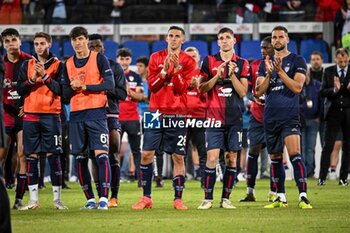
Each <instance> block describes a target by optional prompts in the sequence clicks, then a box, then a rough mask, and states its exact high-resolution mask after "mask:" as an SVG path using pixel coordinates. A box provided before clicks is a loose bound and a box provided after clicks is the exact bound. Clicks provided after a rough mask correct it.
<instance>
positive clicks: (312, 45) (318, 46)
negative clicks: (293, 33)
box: [300, 39, 329, 63]
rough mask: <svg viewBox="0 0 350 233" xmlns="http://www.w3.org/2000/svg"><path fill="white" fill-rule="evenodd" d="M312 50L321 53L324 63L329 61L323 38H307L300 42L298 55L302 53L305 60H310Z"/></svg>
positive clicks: (326, 45) (326, 46)
mask: <svg viewBox="0 0 350 233" xmlns="http://www.w3.org/2000/svg"><path fill="white" fill-rule="evenodd" d="M313 51H319V52H321V53H322V56H323V61H324V63H328V62H329V53H328V44H327V42H325V41H324V40H314V39H307V40H302V41H301V42H300V55H302V56H303V57H304V58H305V60H306V62H308V63H309V62H310V54H311V53H312V52H313Z"/></svg>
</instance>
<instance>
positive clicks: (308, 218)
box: [9, 179, 350, 233]
mask: <svg viewBox="0 0 350 233" xmlns="http://www.w3.org/2000/svg"><path fill="white" fill-rule="evenodd" d="M136 185H137V183H122V184H121V188H120V195H119V199H120V206H119V207H118V208H116V209H109V210H108V211H98V210H88V211H86V210H85V211H83V210H80V209H79V208H80V207H82V206H83V205H84V204H85V197H84V195H83V193H82V191H81V189H80V186H79V185H78V184H77V183H74V184H73V183H69V186H70V187H71V188H72V189H69V190H63V192H62V201H63V202H64V203H65V204H66V205H67V206H68V207H69V210H67V211H58V210H54V209H53V205H52V190H51V185H50V184H47V185H46V189H44V190H41V191H40V192H39V200H40V206H41V208H40V209H37V210H31V211H18V210H12V211H11V217H12V228H13V232H15V233H16V232H20V233H22V232H23V233H31V232H36V233H42V232H45V233H55V232H60V233H71V232H72V233H75V232H82V233H88V232H94V233H98V232H108V233H111V232H118V233H119V232H153V233H160V232H177V233H178V232H195V233H202V232H215V233H226V232H282V233H286V232H298V233H304V232H336V233H337V232H347V233H348V232H350V187H342V186H339V185H338V182H336V181H328V182H327V185H326V186H324V187H320V186H317V185H316V180H315V179H311V180H309V182H308V197H309V199H310V201H311V203H312V205H313V207H314V209H312V210H301V209H299V208H298V191H297V187H296V185H295V182H294V181H286V191H287V199H288V204H289V208H286V209H264V208H263V206H264V205H265V204H267V198H266V197H267V192H268V189H269V182H268V180H258V181H257V186H256V196H257V202H254V203H239V202H238V200H239V199H240V198H242V197H244V195H245V192H246V188H245V183H244V182H239V183H238V185H237V187H236V188H234V190H233V192H232V194H231V198H230V199H231V201H232V202H233V204H234V205H236V206H237V209H234V210H226V209H221V208H219V202H220V196H221V183H219V182H217V183H216V187H215V192H214V206H213V208H212V209H210V210H197V209H196V208H197V207H198V205H199V204H200V202H201V200H202V199H203V191H202V189H201V188H200V187H199V182H198V181H188V182H186V189H185V190H184V195H183V199H184V203H185V204H186V205H187V207H188V208H189V210H187V211H177V210H174V209H173V195H174V193H173V191H172V187H171V182H170V181H169V180H168V181H166V182H165V186H164V188H153V208H152V209H148V210H141V211H135V210H132V209H131V205H133V204H134V203H135V202H136V201H138V199H139V197H140V196H141V195H142V190H141V189H139V188H137V187H136ZM9 195H10V199H11V205H12V204H13V199H14V196H15V192H14V190H10V191H9ZM27 201H28V193H26V194H25V198H24V203H26V202H27Z"/></svg>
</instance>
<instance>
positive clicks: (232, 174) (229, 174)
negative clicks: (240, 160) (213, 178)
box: [221, 166, 237, 199]
mask: <svg viewBox="0 0 350 233" xmlns="http://www.w3.org/2000/svg"><path fill="white" fill-rule="evenodd" d="M236 176H237V169H236V168H235V167H228V166H226V169H225V174H224V180H223V184H222V186H223V187H222V194H221V198H226V199H229V198H230V194H231V192H232V187H233V184H234V182H235V180H236Z"/></svg>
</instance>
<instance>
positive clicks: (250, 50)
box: [240, 40, 261, 59]
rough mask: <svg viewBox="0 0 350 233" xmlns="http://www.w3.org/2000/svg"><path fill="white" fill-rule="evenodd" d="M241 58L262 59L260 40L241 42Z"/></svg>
mask: <svg viewBox="0 0 350 233" xmlns="http://www.w3.org/2000/svg"><path fill="white" fill-rule="evenodd" d="M240 45H241V51H240V56H241V57H243V58H246V59H251V58H255V59H260V58H261V52H260V41H259V40H244V41H242V42H241V44H240Z"/></svg>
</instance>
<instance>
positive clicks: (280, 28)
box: [272, 25, 288, 34]
mask: <svg viewBox="0 0 350 233" xmlns="http://www.w3.org/2000/svg"><path fill="white" fill-rule="evenodd" d="M272 31H284V32H285V33H287V34H288V29H287V28H286V27H284V26H282V25H278V26H276V27H274V28H273V29H272Z"/></svg>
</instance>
